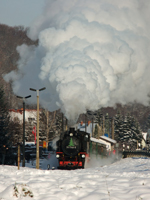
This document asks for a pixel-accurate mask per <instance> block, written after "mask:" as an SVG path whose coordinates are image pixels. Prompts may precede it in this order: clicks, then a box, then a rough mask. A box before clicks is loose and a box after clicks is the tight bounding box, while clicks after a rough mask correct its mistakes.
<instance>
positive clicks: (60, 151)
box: [56, 128, 90, 169]
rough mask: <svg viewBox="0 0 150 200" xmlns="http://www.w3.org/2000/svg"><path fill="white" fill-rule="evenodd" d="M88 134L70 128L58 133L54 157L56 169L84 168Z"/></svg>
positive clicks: (88, 139) (87, 148)
mask: <svg viewBox="0 0 150 200" xmlns="http://www.w3.org/2000/svg"><path fill="white" fill-rule="evenodd" d="M89 141H90V135H89V133H86V132H84V131H80V130H75V128H70V129H69V130H68V131H65V132H63V133H62V134H61V135H60V139H59V140H58V141H57V149H56V158H57V159H58V163H59V166H58V169H78V168H84V164H85V159H86V156H87V154H88V150H89Z"/></svg>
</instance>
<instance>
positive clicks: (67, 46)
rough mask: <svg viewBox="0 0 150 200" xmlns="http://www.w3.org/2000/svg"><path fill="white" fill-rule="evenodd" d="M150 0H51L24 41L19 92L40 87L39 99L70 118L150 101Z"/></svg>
mask: <svg viewBox="0 0 150 200" xmlns="http://www.w3.org/2000/svg"><path fill="white" fill-rule="evenodd" d="M149 12H150V2H149V0H145V1H143V0H132V1H130V0H126V1H121V0H113V1H112V0H92V1H91V0H72V1H70V0H65V1H64V0H47V1H46V5H45V9H44V12H43V15H42V16H40V17H39V18H38V19H37V21H35V23H34V24H33V26H32V27H30V30H29V32H28V36H29V37H30V38H31V39H33V40H36V39H39V45H38V46H37V47H34V46H31V47H28V46H26V45H22V46H20V47H18V48H17V50H18V52H19V54H20V60H19V62H18V69H19V70H18V71H17V72H14V71H13V72H11V73H9V74H7V75H6V76H5V80H7V81H8V80H10V79H12V80H13V90H14V92H15V93H16V94H19V95H21V94H24V92H25V90H26V88H27V89H28V88H30V87H34V88H40V87H43V86H46V90H45V91H43V92H41V93H40V95H41V97H40V102H41V104H43V105H44V106H45V107H46V108H48V109H49V110H51V111H53V110H56V109H58V108H61V110H62V112H63V113H64V114H65V116H66V117H67V118H68V119H70V120H76V119H77V117H78V115H79V114H80V113H84V112H86V110H87V109H90V110H96V109H98V108H100V107H102V106H103V107H105V106H113V105H115V103H122V104H125V103H128V102H133V101H134V100H136V101H137V102H140V103H143V104H144V105H147V104H148V96H147V95H148V93H149V88H150V79H149V74H150V66H149V65H150V59H149V55H150V21H149Z"/></svg>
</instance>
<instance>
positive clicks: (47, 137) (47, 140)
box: [46, 111, 49, 150]
mask: <svg viewBox="0 0 150 200" xmlns="http://www.w3.org/2000/svg"><path fill="white" fill-rule="evenodd" d="M46 118H47V123H46V125H47V127H46V131H47V137H46V139H47V141H46V147H47V150H48V133H49V129H48V111H47V112H46Z"/></svg>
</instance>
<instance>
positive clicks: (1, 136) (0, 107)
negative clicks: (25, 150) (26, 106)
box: [0, 87, 12, 164]
mask: <svg viewBox="0 0 150 200" xmlns="http://www.w3.org/2000/svg"><path fill="white" fill-rule="evenodd" d="M10 149H11V142H10V134H9V112H8V107H7V103H6V101H5V97H4V91H3V89H2V87H0V150H1V153H2V154H7V155H8V156H11V153H10V152H11V150H10ZM3 152H5V153H3ZM2 154H1V157H0V163H1V162H2ZM8 156H7V158H8ZM11 159H12V157H11V158H10V159H8V160H7V164H10V162H11V161H10V160H11ZM5 160H6V159H5ZM5 163H6V162H5Z"/></svg>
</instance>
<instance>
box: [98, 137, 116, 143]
mask: <svg viewBox="0 0 150 200" xmlns="http://www.w3.org/2000/svg"><path fill="white" fill-rule="evenodd" d="M100 138H101V139H103V140H106V141H108V142H111V143H113V144H116V140H113V139H111V138H109V137H106V136H104V135H103V136H100Z"/></svg>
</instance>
